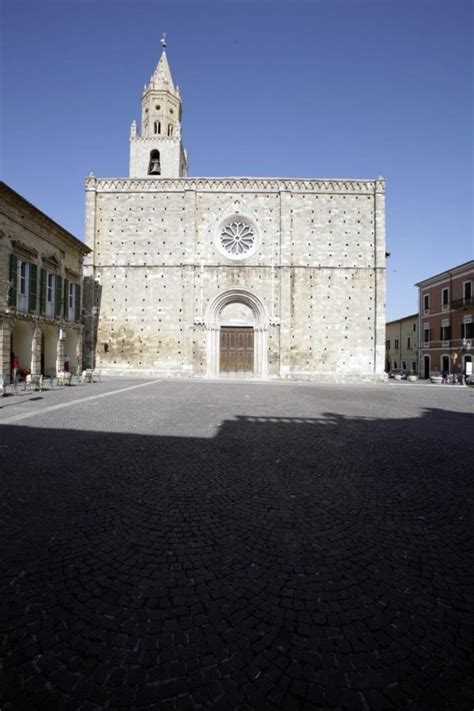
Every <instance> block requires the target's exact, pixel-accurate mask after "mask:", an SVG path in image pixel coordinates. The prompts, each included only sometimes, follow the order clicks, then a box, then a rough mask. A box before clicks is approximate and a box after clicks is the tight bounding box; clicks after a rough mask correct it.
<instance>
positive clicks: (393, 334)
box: [385, 314, 418, 374]
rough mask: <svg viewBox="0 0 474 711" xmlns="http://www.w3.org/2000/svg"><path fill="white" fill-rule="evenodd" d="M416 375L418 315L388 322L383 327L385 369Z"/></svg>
mask: <svg viewBox="0 0 474 711" xmlns="http://www.w3.org/2000/svg"><path fill="white" fill-rule="evenodd" d="M397 368H403V369H404V370H408V371H410V372H411V373H413V374H418V314H413V315H411V316H405V317H404V318H400V319H397V320H395V321H389V322H388V323H387V325H386V327H385V369H386V370H387V371H388V370H392V369H397Z"/></svg>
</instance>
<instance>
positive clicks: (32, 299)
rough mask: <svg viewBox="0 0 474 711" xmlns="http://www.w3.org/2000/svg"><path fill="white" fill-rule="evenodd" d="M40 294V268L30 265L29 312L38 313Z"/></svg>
mask: <svg viewBox="0 0 474 711" xmlns="http://www.w3.org/2000/svg"><path fill="white" fill-rule="evenodd" d="M37 293H38V267H37V266H36V264H30V284H29V287H28V311H36V304H37Z"/></svg>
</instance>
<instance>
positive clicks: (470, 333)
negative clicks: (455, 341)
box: [461, 323, 474, 338]
mask: <svg viewBox="0 0 474 711" xmlns="http://www.w3.org/2000/svg"><path fill="white" fill-rule="evenodd" d="M461 338H474V323H463V324H462V325H461Z"/></svg>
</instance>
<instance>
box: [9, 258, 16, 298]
mask: <svg viewBox="0 0 474 711" xmlns="http://www.w3.org/2000/svg"><path fill="white" fill-rule="evenodd" d="M17 285H18V259H17V258H16V256H15V255H14V254H10V288H9V290H8V305H9V306H15V307H16V292H17Z"/></svg>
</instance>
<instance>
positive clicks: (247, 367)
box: [220, 326, 253, 373]
mask: <svg viewBox="0 0 474 711" xmlns="http://www.w3.org/2000/svg"><path fill="white" fill-rule="evenodd" d="M220 371H221V373H253V328H240V327H234V326H222V327H221V341H220Z"/></svg>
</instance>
